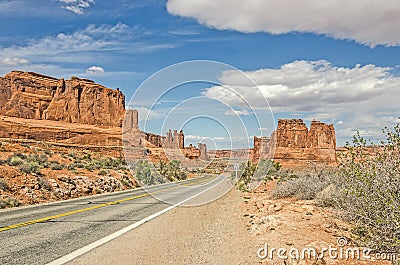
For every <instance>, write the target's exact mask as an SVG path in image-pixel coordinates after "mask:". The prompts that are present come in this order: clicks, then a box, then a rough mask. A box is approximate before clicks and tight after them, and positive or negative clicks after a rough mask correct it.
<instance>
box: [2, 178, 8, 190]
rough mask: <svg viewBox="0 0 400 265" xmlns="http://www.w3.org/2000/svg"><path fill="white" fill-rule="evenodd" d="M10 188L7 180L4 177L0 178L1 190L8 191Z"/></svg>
mask: <svg viewBox="0 0 400 265" xmlns="http://www.w3.org/2000/svg"><path fill="white" fill-rule="evenodd" d="M9 189H10V187H9V186H8V183H7V181H6V180H5V179H3V178H0V190H2V191H7V190H9Z"/></svg>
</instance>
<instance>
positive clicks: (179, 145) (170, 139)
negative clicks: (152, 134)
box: [162, 130, 185, 149]
mask: <svg viewBox="0 0 400 265" xmlns="http://www.w3.org/2000/svg"><path fill="white" fill-rule="evenodd" d="M162 147H163V148H166V149H184V148H185V136H184V135H183V131H182V130H181V131H180V132H179V133H178V131H177V130H174V133H172V132H171V130H169V131H168V132H167V135H166V136H165V138H164V139H163V144H162Z"/></svg>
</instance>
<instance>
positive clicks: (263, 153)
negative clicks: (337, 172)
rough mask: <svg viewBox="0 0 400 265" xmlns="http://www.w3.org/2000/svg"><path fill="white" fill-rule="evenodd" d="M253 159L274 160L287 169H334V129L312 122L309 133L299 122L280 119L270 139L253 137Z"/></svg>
mask: <svg viewBox="0 0 400 265" xmlns="http://www.w3.org/2000/svg"><path fill="white" fill-rule="evenodd" d="M253 157H254V158H255V159H259V158H269V159H274V160H275V161H276V162H279V163H281V164H282V165H283V166H287V167H299V166H300V167H301V166H306V165H307V164H310V163H318V164H320V163H323V164H327V165H335V164H336V162H337V158H336V136H335V129H334V127H333V125H332V124H325V123H323V122H320V121H312V122H311V125H310V129H308V128H307V126H306V124H305V123H304V122H303V120H301V119H279V120H278V127H277V129H276V130H275V131H274V132H273V133H272V135H271V137H270V138H267V137H261V138H258V137H254V152H253Z"/></svg>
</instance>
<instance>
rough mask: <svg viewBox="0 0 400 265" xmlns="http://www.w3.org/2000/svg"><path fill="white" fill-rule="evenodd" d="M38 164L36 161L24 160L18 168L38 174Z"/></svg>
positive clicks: (27, 172) (28, 172)
mask: <svg viewBox="0 0 400 265" xmlns="http://www.w3.org/2000/svg"><path fill="white" fill-rule="evenodd" d="M40 168H41V167H40V164H39V163H38V162H32V161H31V162H25V163H23V164H21V165H19V169H20V170H21V171H22V172H24V173H26V174H40Z"/></svg>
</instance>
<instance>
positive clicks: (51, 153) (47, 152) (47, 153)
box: [44, 149, 53, 156]
mask: <svg viewBox="0 0 400 265" xmlns="http://www.w3.org/2000/svg"><path fill="white" fill-rule="evenodd" d="M44 153H45V154H46V155H47V156H52V155H53V152H52V151H50V150H48V149H45V150H44Z"/></svg>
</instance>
